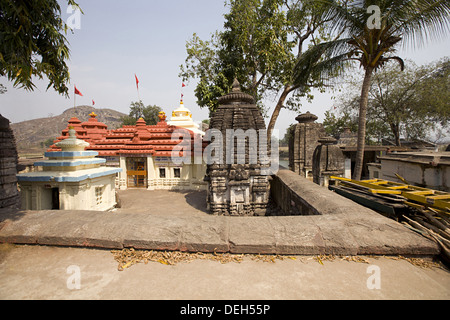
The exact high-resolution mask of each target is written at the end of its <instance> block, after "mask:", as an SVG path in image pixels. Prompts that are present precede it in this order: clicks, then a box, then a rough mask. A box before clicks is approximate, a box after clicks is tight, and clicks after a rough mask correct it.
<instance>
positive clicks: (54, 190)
mask: <svg viewBox="0 0 450 320" xmlns="http://www.w3.org/2000/svg"><path fill="white" fill-rule="evenodd" d="M56 145H57V146H58V147H59V148H61V150H62V151H57V152H47V153H45V156H46V157H47V158H48V160H44V161H40V162H36V163H35V164H34V166H35V167H42V171H36V172H28V173H23V174H18V175H17V180H18V182H19V188H20V190H21V197H22V209H24V210H97V211H106V210H109V209H112V208H113V207H114V206H115V204H116V192H115V191H116V190H115V179H116V175H117V174H118V173H119V172H121V171H122V169H120V168H111V167H105V166H102V165H103V164H105V162H106V160H105V159H103V158H96V156H97V155H98V152H96V151H85V148H86V147H88V146H89V143H87V142H86V141H84V140H80V139H77V138H76V132H75V130H74V129H73V128H70V130H69V137H68V138H67V139H65V140H63V141H61V142H58V143H57V144H56Z"/></svg>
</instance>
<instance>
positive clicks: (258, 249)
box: [0, 209, 439, 256]
mask: <svg viewBox="0 0 450 320" xmlns="http://www.w3.org/2000/svg"><path fill="white" fill-rule="evenodd" d="M1 220H3V221H2V222H0V243H14V244H36V245H50V246H69V247H89V248H104V249H122V248H130V247H132V248H135V249H147V250H150V249H151V250H181V251H191V252H198V251H203V252H214V251H215V252H231V253H261V254H289V255H317V254H335V255H420V256H423V255H427V256H434V255H437V254H438V253H439V249H438V247H437V245H436V244H435V243H434V242H431V241H429V240H427V239H426V238H424V237H422V236H420V235H418V234H416V233H415V232H413V231H411V230H409V229H407V228H405V227H404V226H403V225H401V224H399V223H397V222H395V221H393V220H390V219H387V218H385V217H383V216H381V215H379V214H377V213H375V212H372V211H370V210H362V211H361V212H360V213H355V212H351V211H349V212H341V213H336V214H329V215H314V216H284V217H225V216H209V215H206V214H205V216H170V215H165V216H163V215H152V214H143V213H136V212H131V211H130V212H125V211H124V209H122V210H121V211H120V212H100V211H20V212H10V213H4V214H1V213H0V221H1Z"/></svg>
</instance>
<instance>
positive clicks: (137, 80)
mask: <svg viewBox="0 0 450 320" xmlns="http://www.w3.org/2000/svg"><path fill="white" fill-rule="evenodd" d="M134 77H135V78H136V88H137V89H138V90H139V79H138V77H137V75H136V74H134Z"/></svg>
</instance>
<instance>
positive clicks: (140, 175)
mask: <svg viewBox="0 0 450 320" xmlns="http://www.w3.org/2000/svg"><path fill="white" fill-rule="evenodd" d="M127 178H128V179H127V184H128V188H147V158H127Z"/></svg>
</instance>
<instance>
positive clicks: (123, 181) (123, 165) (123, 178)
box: [119, 157, 128, 190]
mask: <svg viewBox="0 0 450 320" xmlns="http://www.w3.org/2000/svg"><path fill="white" fill-rule="evenodd" d="M126 159H127V158H126V157H120V158H119V166H120V169H122V171H121V172H120V173H119V181H120V182H119V185H120V190H126V189H127V183H128V181H127V180H128V177H127V162H126Z"/></svg>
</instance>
